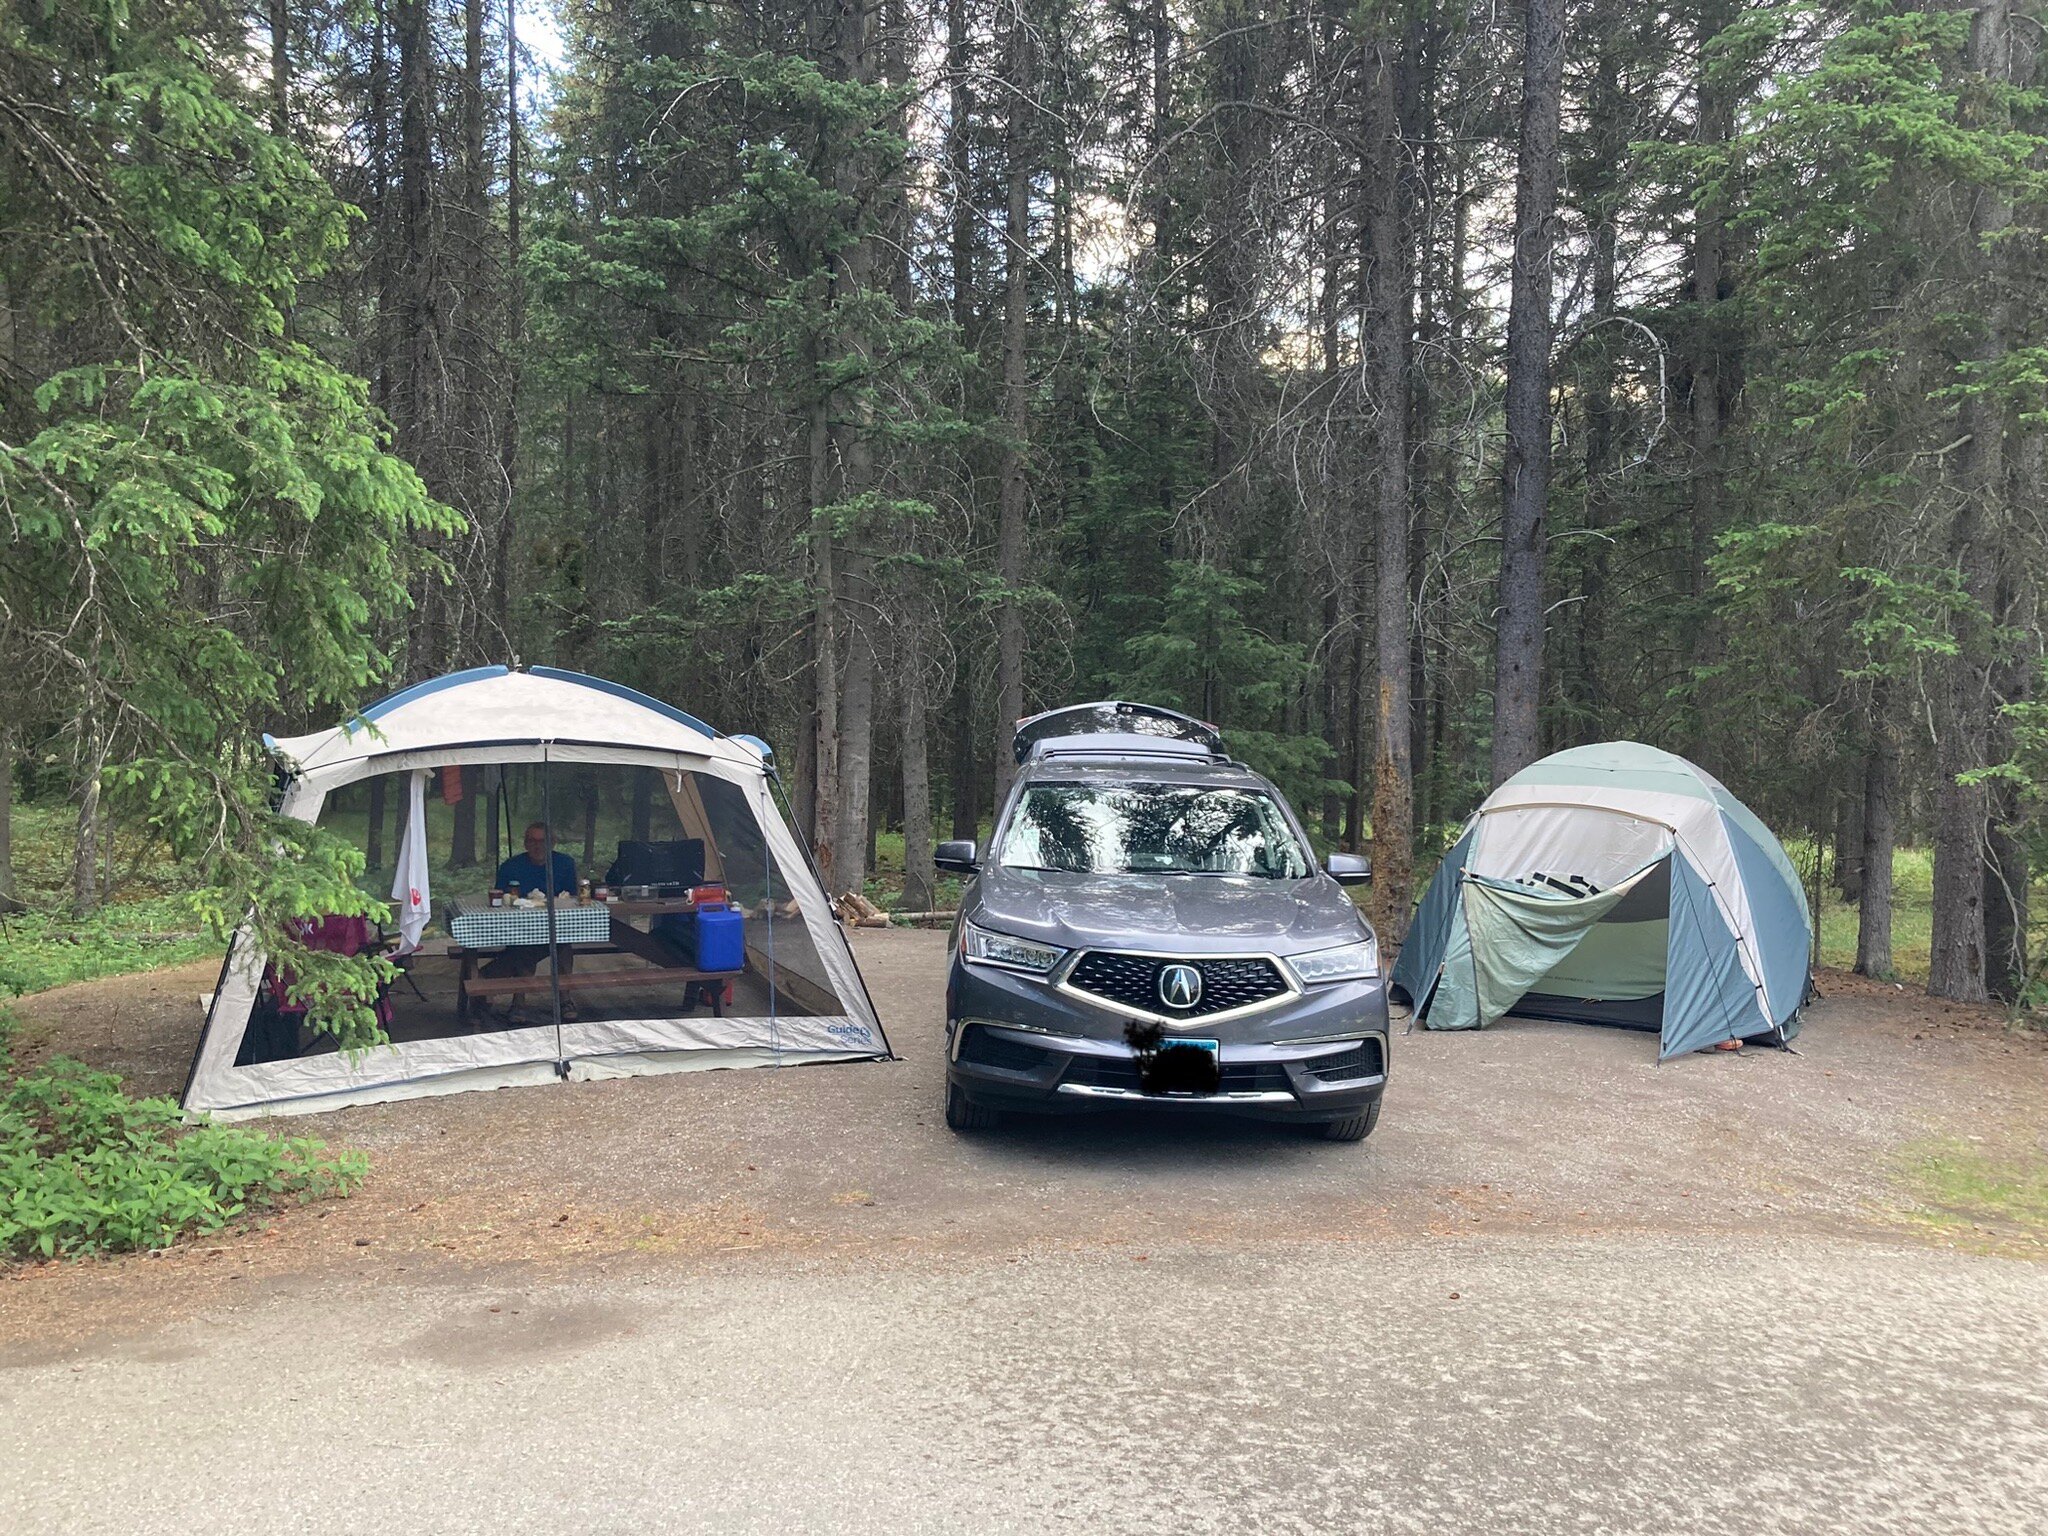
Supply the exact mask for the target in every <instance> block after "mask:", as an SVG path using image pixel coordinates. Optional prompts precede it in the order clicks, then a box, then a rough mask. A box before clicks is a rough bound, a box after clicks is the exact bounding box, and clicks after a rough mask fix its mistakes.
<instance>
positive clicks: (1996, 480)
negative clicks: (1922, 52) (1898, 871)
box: [1927, 0, 2012, 1002]
mask: <svg viewBox="0 0 2048 1536" xmlns="http://www.w3.org/2000/svg"><path fill="white" fill-rule="evenodd" d="M2011 26H2012V17H2011V11H2010V6H2009V3H2008V0H1991V3H1990V4H1988V5H1985V6H1984V7H1983V8H1981V9H1979V10H1978V11H1977V12H1976V14H1975V16H1974V18H1973V20H1972V24H1971V28H1970V42H1969V47H1968V49H1967V52H1966V59H1965V62H1966V64H1967V66H1968V67H1969V68H1970V70H1971V71H1973V72H1974V73H1976V74H1978V75H1980V76H1981V77H1982V78H1983V79H1985V80H1986V81H1994V82H2005V81H2009V80H2010V79H2011V77H2012V31H2011ZM1988 110H1990V111H1992V112H1999V110H2000V109H1999V108H1998V107H1997V106H1996V105H1995V104H1994V105H1992V106H1991V107H1990V108H1989V109H1988ZM2001 115H2002V114H2001ZM1981 126H1983V127H1985V128H1989V127H1992V126H1994V125H1993V124H1991V123H1988V122H1987V123H1984V124H1982V125H1981ZM2011 222H2012V211H2011V209H2010V208H2009V207H2008V206H2007V203H2006V200H2005V196H2004V194H2003V193H2002V192H2001V191H1999V190H1997V189H1996V188H1992V187H1985V188H1981V189H1979V191H1978V192H1977V195H1976V200H1975V204H1974V211H1973V215H1972V218H1971V221H1970V223H1971V227H1970V235H1971V237H1972V238H1971V240H1970V241H1969V242H1968V259H1969V260H1970V262H1971V276H1972V277H1973V278H1975V279H1976V281H1975V283H1974V284H1973V285H1972V286H1973V287H1975V288H1976V290H1977V291H1978V292H1979V293H1980V294H1982V296H1983V300H1982V305H1981V309H1982V314H1983V331H1982V334H1981V336H1980V338H1979V340H1978V342H1977V344H1976V345H1975V347H1973V348H1972V349H1971V351H1972V354H1973V355H1972V356H1971V357H1970V358H1969V361H1972V362H1975V363H1977V364H1980V365H1988V364H1991V363H1994V362H1996V361H1997V359H1998V358H1999V357H2000V356H2001V355H2002V354H2003V352H2004V350H2005V344H2006V334H2007V330H2008V307H2007V302H2006V297H2005V292H2004V282H2003V279H2004V273H2003V271H2002V268H2003V266H2004V262H2003V260H2002V258H2001V255H2000V253H1999V252H1998V251H1997V250H1996V249H1995V248H1992V247H1991V246H1989V244H1988V242H1990V241H1992V240H1994V239H1995V238H1996V237H1997V236H1998V235H1999V234H2000V233H2001V232H2002V231H2003V230H2004V229H2005V228H2006V227H2007V226H2008V225H2009V224H2010V223H2011ZM1958 418H1959V422H1958V424H1959V425H1960V426H1961V428H1962V432H1963V444H1962V446H1961V447H1960V448H1959V449H1957V451H1956V455H1955V472H1956V481H1957V484H1956V493H1957V501H1956V513H1955V520H1954V522H1953V523H1952V525H1951V527H1950V533H1949V554H1950V557H1951V559H1953V560H1954V562H1955V566H1956V571H1957V573H1958V575H1959V576H1960V577H1961V587H1962V591H1963V593H1964V595H1965V596H1966V597H1968V598H1969V599H1970V600H1971V601H1972V603H1973V604H1974V605H1976V608H1977V609H1978V611H1979V612H1981V611H1982V610H1983V609H1986V608H1988V607H1989V606H1990V604H1991V603H1992V601H1993V599H1994V596H1995V594H1994V592H1993V583H1994V580H1995V564H1994V561H1993V557H1992V549H1993V546H1994V543H1995V540H1996V538H1997V530H1998V528H1999V525H2000V520H2001V519H2000V512H2001V510H2002V505H2003V502H2004V491H2005V460H2004V448H2005V413H2004V409H2003V407H2002V405H2001V404H2000V402H1999V401H1998V400H1997V399H1996V398H1994V397H1993V396H1992V395H1990V394H1988V393H1978V394H1971V395H1968V396H1966V397H1965V398H1964V400H1963V402H1962V406H1961V409H1960V411H1959V413H1958ZM1956 639H1957V648H1956V652H1955V654H1954V655H1953V656H1951V657H1949V658H1947V660H1946V663H1945V664H1944V665H1943V666H1942V668H1941V678H1940V683H1939V689H1938V692H1937V694H1936V698H1935V720H1936V728H1937V730H1938V732H1939V737H1938V739H1937V741H1936V743H1935V766H1936V771H1937V777H1936V780H1935V787H1934V931H1933V935H1932V939H1931V943H1930V947H1929V955H1928V972H1927V990H1928V992H1929V993H1930V994H1931V995H1932V996H1935V997H1946V998H1952V999H1954V1000H1956V1001H1958V1002H1983V1001H1984V1000H1985V998H1986V997H1987V995H1988V994H1987V992H1986V990H1985V968H1986V967H1985V935H1984V858H1985V839H1986V834H1987V829H1988V825H1989V821H1990V796H1989V793H1988V791H1987V790H1986V788H1985V786H1984V785H1983V784H1981V783H1979V784H1963V783H1959V782H1958V779H1959V777H1960V776H1961V775H1963V774H1966V773H1969V772H1971V771H1973V770H1975V769H1979V768H1982V767H1984V766H1985V764H1986V762H1987V761H1988V756H1987V754H1988V752H1989V749H1990V728H1991V720H1990V716H1991V688H1990V678H1989V675H1988V670H1989V661H1990V657H1989V650H1990V647H1991V645H1992V643H1993V642H1992V637H1991V636H1990V635H1988V634H1987V633H1985V626H1984V624H1983V623H1982V622H1980V620H1979V619H1978V617H1977V615H1976V614H1975V613H1973V614H1970V615H1966V616H1964V617H1963V618H1962V619H1961V620H1960V621H1959V622H1958V623H1957V625H1956Z"/></svg>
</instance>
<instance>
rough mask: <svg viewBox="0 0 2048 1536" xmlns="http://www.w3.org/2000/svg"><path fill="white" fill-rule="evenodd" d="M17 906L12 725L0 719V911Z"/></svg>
mask: <svg viewBox="0 0 2048 1536" xmlns="http://www.w3.org/2000/svg"><path fill="white" fill-rule="evenodd" d="M20 907H21V888H20V886H19V885H17V884H16V883H15V879H14V728H13V727H12V726H11V725H10V724H9V723H8V722H6V721H0V912H15V911H19V910H20Z"/></svg>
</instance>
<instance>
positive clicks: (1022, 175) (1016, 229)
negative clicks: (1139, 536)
mask: <svg viewBox="0 0 2048 1536" xmlns="http://www.w3.org/2000/svg"><path fill="white" fill-rule="evenodd" d="M1031 66H1032V58H1031V32H1030V28H1029V27H1028V26H1027V25H1026V24H1025V17H1024V4H1023V0H1015V6H1014V9H1013V10H1012V12H1011V18H1010V37H1009V59H1008V67H1007V70H1006V75H1007V83H1008V86H1009V90H1010V98H1009V110H1008V111H1007V112H1006V113H1005V115H1004V122H1003V150H1004V160H1005V173H1006V175H1007V177H1008V183H1009V206H1008V210H1007V216H1006V219H1005V222H1004V225H1003V237H1004V238H1003V252H1004V257H1003V260H1004V280H1003V429H1004V437H1003V449H1002V469H1001V475H1002V480H1001V492H1000V496H1001V499H1000V502H999V505H998V512H997V517H998V523H997V536H996V578H997V580H998V581H999V582H1000V583H1001V594H1000V595H999V596H998V597H997V599H996V733H995V734H996V739H995V743H994V748H995V751H994V758H995V787H996V794H995V800H996V812H997V814H998V815H1000V814H1001V813H1002V806H1003V802H1004V801H1005V800H1007V799H1008V798H1009V794H1010V784H1011V782H1012V781H1013V780H1014V778H1015V777H1016V763H1015V760H1014V758H1013V756H1012V753H1011V749H1010V738H1011V736H1012V734H1013V732H1014V730H1015V727H1016V722H1017V720H1018V718H1019V717H1020V716H1022V715H1023V713H1024V612H1023V607H1022V605H1021V603H1020V602H1019V598H1018V594H1019V591H1020V589H1021V588H1022V587H1023V585H1024V524H1025V517H1026V513H1027V511H1028V508H1029V496H1030V486H1029V485H1028V484H1027V483H1026V481H1025V471H1026V462H1027V456H1028V454H1029V452H1030V444H1031V395H1030V387H1031V380H1030V374H1029V363H1030V358H1029V354H1028V352H1027V350H1026V348H1027V345H1028V343H1029V340H1030V330H1029V326H1030V302H1031V287H1030V283H1031V170H1032V166H1031V158H1030V145H1031V143H1032V138H1031V135H1030V132H1029V127H1028V125H1029V123H1030V118H1031V113H1032V111H1033V110H1034V106H1033V103H1032V94H1031V92H1032V78H1031V75H1032V69H1031Z"/></svg>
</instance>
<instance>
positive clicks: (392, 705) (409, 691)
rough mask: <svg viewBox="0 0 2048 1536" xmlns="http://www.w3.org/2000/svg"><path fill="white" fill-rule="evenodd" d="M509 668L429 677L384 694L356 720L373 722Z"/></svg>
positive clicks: (471, 670) (473, 670)
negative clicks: (412, 704) (420, 701)
mask: <svg viewBox="0 0 2048 1536" xmlns="http://www.w3.org/2000/svg"><path fill="white" fill-rule="evenodd" d="M511 670H512V669H511V668H510V667H504V666H494V667H471V668H469V669H468V670H467V671H465V672H450V673H447V674H446V675H444V676H441V677H430V678H428V679H427V680H426V681H425V682H423V683H414V684H413V685H412V686H411V687H410V688H401V689H399V690H398V692H396V693H391V694H386V695H385V696H384V697H383V698H381V699H379V700H378V701H377V702H376V703H374V704H372V705H371V706H370V707H369V708H367V709H365V710H362V711H361V712H359V713H358V714H357V715H356V716H355V718H354V719H352V720H350V721H349V724H350V725H353V724H355V721H356V720H370V721H375V720H378V719H380V718H382V717H383V716H385V715H388V714H390V713H391V711H392V710H394V709H397V708H398V707H399V706H400V705H401V704H410V703H412V702H413V700H415V699H424V698H426V697H427V695H429V694H433V693H439V692H440V691H441V690H442V689H444V688H460V687H461V686H462V685H463V684H464V683H480V682H482V681H483V680H484V679H485V678H487V677H503V676H504V675H505V674H506V673H507V672H509V671H511Z"/></svg>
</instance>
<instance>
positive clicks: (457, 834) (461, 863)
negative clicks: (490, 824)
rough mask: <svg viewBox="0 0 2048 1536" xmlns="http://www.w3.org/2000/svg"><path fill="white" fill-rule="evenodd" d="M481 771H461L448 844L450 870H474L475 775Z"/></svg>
mask: <svg viewBox="0 0 2048 1536" xmlns="http://www.w3.org/2000/svg"><path fill="white" fill-rule="evenodd" d="M481 771H482V770H481V769H478V768H465V769H464V770H463V775H462V777H463V783H462V798H461V799H460V800H458V801H456V802H455V805H454V811H455V821H454V826H453V830H452V831H451V833H450V835H449V842H448V867H449V868H450V869H474V868H476V782H475V780H476V775H477V774H479V773H480V772H481Z"/></svg>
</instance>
